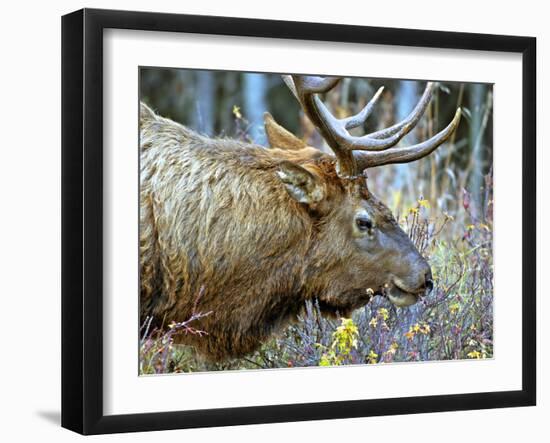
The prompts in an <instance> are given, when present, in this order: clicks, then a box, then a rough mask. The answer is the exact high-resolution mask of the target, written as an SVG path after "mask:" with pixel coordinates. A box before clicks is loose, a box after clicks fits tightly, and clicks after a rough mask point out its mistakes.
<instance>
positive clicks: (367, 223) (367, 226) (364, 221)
mask: <svg viewBox="0 0 550 443" xmlns="http://www.w3.org/2000/svg"><path fill="white" fill-rule="evenodd" d="M355 223H356V224H357V227H358V228H359V230H360V231H370V230H371V229H372V228H373V227H374V225H373V224H372V221H371V219H370V218H367V217H358V218H356V219H355Z"/></svg>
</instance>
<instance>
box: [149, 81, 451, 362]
mask: <svg viewBox="0 0 550 443" xmlns="http://www.w3.org/2000/svg"><path fill="white" fill-rule="evenodd" d="M284 81H285V82H286V84H287V85H288V87H289V88H290V90H291V91H292V93H293V94H294V95H295V97H296V99H297V100H298V102H299V104H300V105H301V108H302V109H303V111H304V113H305V115H306V116H307V117H308V118H309V120H311V122H312V123H313V125H314V126H315V127H316V128H317V130H318V131H319V132H320V134H321V135H322V137H323V138H324V140H325V141H326V143H327V145H328V146H329V147H330V149H331V150H332V152H333V153H334V155H332V154H328V153H324V152H321V151H320V150H318V149H316V148H313V147H310V146H307V145H306V143H305V142H303V141H302V140H301V139H299V138H298V137H296V136H294V135H293V134H291V133H290V132H289V131H287V130H286V129H284V128H283V127H281V126H279V125H278V124H277V123H276V122H275V121H274V120H273V118H272V117H271V116H270V115H269V114H266V117H265V127H266V133H267V136H268V140H269V144H270V148H269V149H266V148H265V147H262V146H258V145H254V144H250V143H244V142H241V141H237V140H232V139H222V138H209V137H205V136H202V135H199V134H197V133H195V132H193V131H192V130H190V129H188V128H186V127H185V126H182V125H180V124H178V123H176V122H173V121H171V120H169V119H166V118H163V117H160V116H159V115H157V114H155V113H154V112H153V111H152V110H151V109H150V108H149V107H147V106H146V105H145V104H143V103H141V105H140V160H141V163H140V165H141V170H140V312H141V319H142V321H144V320H145V319H146V318H149V319H150V318H153V319H154V320H155V322H157V324H158V325H160V324H168V323H169V322H171V321H174V322H179V321H184V320H186V319H187V318H189V317H191V315H192V314H193V313H194V312H195V311H196V310H198V311H200V312H211V314H210V315H208V316H205V317H202V318H200V319H199V320H197V322H198V327H200V329H202V330H204V331H206V332H207V334H208V335H203V336H200V337H198V336H195V335H185V334H182V335H181V336H178V341H179V342H182V343H186V344H190V345H192V346H194V347H195V348H196V350H197V352H198V353H199V355H201V356H202V357H203V358H204V359H206V360H210V361H223V360H226V359H228V358H236V357H242V356H244V355H246V354H248V353H250V352H253V351H254V350H256V349H257V348H258V347H259V346H260V345H261V343H262V342H263V341H264V340H266V339H267V338H268V337H269V336H270V335H271V334H273V333H274V332H275V331H277V330H278V329H280V328H281V327H283V326H285V325H287V324H288V323H290V322H292V321H293V320H295V319H296V318H297V315H298V314H299V313H300V312H301V310H302V309H303V306H304V304H305V302H306V301H307V300H316V301H317V302H318V304H319V307H320V310H321V312H322V313H323V314H326V315H343V316H347V315H350V313H351V311H353V310H354V309H356V308H358V307H361V306H364V305H365V304H367V303H368V302H369V300H370V299H371V298H372V297H373V295H383V296H386V297H388V298H389V300H390V301H391V302H392V303H393V304H394V305H396V306H398V307H405V306H409V305H411V304H413V303H415V302H416V301H417V300H419V298H420V297H422V296H423V295H425V294H426V293H428V292H429V291H430V290H431V289H432V286H433V282H432V276H431V271H430V266H429V265H428V263H427V261H426V260H425V259H424V258H423V257H422V256H421V255H420V253H419V252H418V251H417V249H416V248H415V246H414V245H413V243H412V242H411V240H410V239H409V237H408V236H407V234H406V233H405V232H404V231H403V230H402V229H401V228H400V227H399V225H398V223H397V222H396V220H395V219H394V217H393V216H392V214H391V212H390V211H389V210H388V208H387V207H386V206H385V205H384V204H383V203H382V202H381V201H379V200H378V199H377V198H376V197H375V196H374V195H373V194H372V193H371V192H370V190H369V189H368V187H367V178H366V175H365V173H364V171H365V170H367V169H369V168H373V167H375V166H381V165H388V164H392V163H405V162H411V161H414V160H418V159H420V158H422V157H424V156H426V155H428V154H430V153H431V152H432V151H434V150H435V149H436V148H437V147H438V146H440V145H441V144H442V143H443V142H445V141H446V140H447V139H448V138H449V136H450V135H451V134H452V133H453V131H454V130H455V129H456V128H457V126H458V123H459V120H460V109H457V111H456V114H455V116H454V118H453V119H452V121H451V122H450V124H449V125H448V126H447V127H446V128H444V129H443V130H442V131H441V132H439V133H437V134H436V135H434V136H433V137H432V138H430V139H428V140H426V141H424V142H422V143H419V144H415V145H412V146H407V147H396V145H397V143H398V142H399V141H400V140H401V139H402V138H403V137H404V136H405V135H406V134H407V133H409V132H410V131H411V130H412V129H413V128H414V127H415V125H416V124H417V123H418V121H419V120H420V118H421V117H422V115H423V113H424V111H425V110H426V108H427V106H428V104H429V102H430V99H431V96H432V91H433V88H434V84H433V83H427V85H426V88H425V90H424V93H423V94H422V96H421V98H420V101H419V102H418V104H417V105H416V107H415V108H414V109H413V110H412V112H411V113H410V115H409V116H408V117H406V118H405V119H404V120H403V121H401V122H399V123H397V124H394V125H393V126H391V127H388V128H386V129H382V130H379V131H376V132H373V133H370V134H367V135H363V136H353V135H351V134H350V132H349V130H350V129H352V128H355V127H359V126H362V125H363V124H364V122H365V120H366V119H367V118H368V116H369V115H370V114H371V113H372V110H373V107H374V105H375V103H376V101H377V99H378V98H379V97H380V93H381V90H379V91H378V92H377V93H376V94H375V95H374V97H373V98H372V99H371V100H370V102H368V103H367V105H366V106H365V107H364V108H363V109H362V110H361V111H360V112H359V113H358V114H357V115H353V116H350V117H347V118H343V119H337V118H336V117H334V116H333V115H332V114H331V113H330V112H329V110H328V109H327V107H326V106H325V105H324V103H323V102H322V100H321V99H320V97H319V94H321V93H328V92H329V91H330V90H332V89H333V88H334V87H335V86H336V84H337V83H338V82H339V78H333V77H316V76H296V75H291V76H284ZM199 293H201V296H200V299H197V294H199Z"/></svg>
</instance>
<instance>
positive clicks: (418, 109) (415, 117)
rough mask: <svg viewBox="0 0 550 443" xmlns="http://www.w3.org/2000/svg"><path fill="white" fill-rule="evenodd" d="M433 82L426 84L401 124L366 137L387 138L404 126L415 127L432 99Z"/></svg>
mask: <svg viewBox="0 0 550 443" xmlns="http://www.w3.org/2000/svg"><path fill="white" fill-rule="evenodd" d="M434 85H435V84H434V83H433V82H428V83H426V88H424V92H423V93H422V97H420V100H419V101H418V103H417V104H416V106H415V107H414V109H413V110H412V111H411V113H410V114H409V115H408V116H407V117H406V118H405V119H404V120H402V121H401V122H399V123H396V124H395V125H393V126H390V127H389V128H385V129H381V130H379V131H376V132H371V133H370V134H369V135H368V136H369V138H376V139H382V138H387V137H389V136H391V135H393V134H395V133H397V132H399V131H400V130H401V129H402V128H403V127H404V126H406V125H410V126H411V129H412V128H414V127H415V126H416V124H417V123H418V121H419V120H420V118H421V117H422V115H424V112H425V111H426V108H427V107H428V105H429V104H430V100H431V99H432V92H433V88H434Z"/></svg>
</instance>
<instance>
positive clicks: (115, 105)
mask: <svg viewBox="0 0 550 443" xmlns="http://www.w3.org/2000/svg"><path fill="white" fill-rule="evenodd" d="M62 26H63V29H62V56H63V67H62V75H63V79H62V83H63V84H62V86H63V88H62V90H63V94H62V105H63V115H62V117H63V118H62V120H63V127H62V135H63V137H62V138H63V146H62V161H63V164H62V171H63V179H62V185H63V196H62V197H63V210H62V212H63V214H62V219H63V226H62V240H63V245H62V251H63V263H62V268H63V276H62V279H63V294H62V297H63V300H62V308H63V311H62V322H63V323H62V358H63V361H62V370H63V373H62V425H63V426H64V427H66V428H69V429H72V430H74V431H77V432H80V433H83V434H99V433H114V432H129V431H146V430H160V429H176V428H190V427H205V426H227V425H237V424H252V423H273V422H281V421H298V420H317V419H329V418H346V417H361V416H375V415H388V414H410V413H422V412H434V411H453V410H464V409H482V408H497V407H513V406H529V405H534V404H535V399H536V395H535V391H536V389H535V386H536V374H535V366H536V365H535V362H536V356H535V348H536V346H535V299H536V297H535V293H536V287H535V258H536V229H535V228H536V222H535V220H536V217H535V202H536V185H535V183H536V179H535V161H536V150H535V131H536V127H535V121H536V118H535V110H536V105H535V71H536V69H535V50H536V42H535V39H534V38H529V37H512V36H496V35H483V34H462V33H451V32H435V31H421V30H407V29H388V28H372V27H357V26H346V25H334V24H317V23H298V22H278V21H269V20H251V19H242V18H227V17H207V16H188V15H173V14H158V13H146V12H125V11H108V10H90V9H85V10H81V11H77V12H74V13H72V14H69V15H66V16H64V17H63V22H62Z"/></svg>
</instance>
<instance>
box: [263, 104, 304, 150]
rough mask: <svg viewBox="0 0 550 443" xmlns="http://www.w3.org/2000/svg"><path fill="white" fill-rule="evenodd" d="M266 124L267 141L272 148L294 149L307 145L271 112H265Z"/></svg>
mask: <svg viewBox="0 0 550 443" xmlns="http://www.w3.org/2000/svg"><path fill="white" fill-rule="evenodd" d="M264 126H265V133H266V135H267V141H268V142H269V146H271V147H272V148H280V149H288V150H291V151H294V150H298V149H303V148H305V147H306V146H307V145H306V144H305V143H304V142H303V141H302V140H300V139H299V138H298V137H296V136H295V135H294V134H292V133H291V132H290V131H287V130H286V129H285V128H283V127H282V126H281V125H280V124H279V123H277V122H276V121H275V119H274V118H273V116H272V115H271V114H270V113H269V112H266V113H265V114H264Z"/></svg>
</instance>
